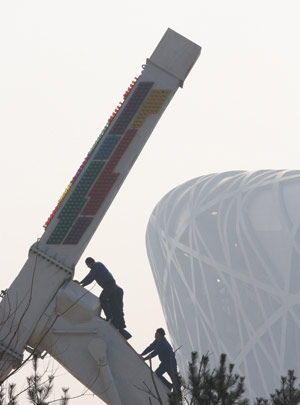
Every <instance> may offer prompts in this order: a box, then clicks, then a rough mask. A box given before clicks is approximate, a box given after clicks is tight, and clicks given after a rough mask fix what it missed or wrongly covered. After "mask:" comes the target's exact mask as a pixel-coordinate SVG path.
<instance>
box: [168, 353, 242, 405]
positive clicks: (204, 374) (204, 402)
mask: <svg viewBox="0 0 300 405" xmlns="http://www.w3.org/2000/svg"><path fill="white" fill-rule="evenodd" d="M197 362H198V353H197V352H192V357H191V361H190V362H189V375H188V382H187V383H185V382H183V391H184V399H183V401H185V403H187V404H189V405H248V404H249V400H248V399H243V398H242V396H243V394H244V392H245V387H244V377H241V376H239V375H238V374H234V373H233V369H234V365H233V364H229V365H228V366H227V365H226V354H221V356H220V363H219V366H218V367H217V368H214V369H213V370H212V371H211V370H210V365H209V356H208V355H204V356H202V357H201V360H200V363H199V365H198V364H197ZM172 401H173V402H172ZM178 403H180V402H178V400H177V402H176V398H170V404H172V405H177V404H178Z"/></svg>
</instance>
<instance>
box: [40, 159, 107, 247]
mask: <svg viewBox="0 0 300 405" xmlns="http://www.w3.org/2000/svg"><path fill="white" fill-rule="evenodd" d="M104 164H105V163H104V162H99V161H93V162H91V164H90V166H89V167H88V168H87V170H86V172H85V173H84V175H83V177H82V179H81V180H80V181H79V183H78V185H77V186H76V187H75V189H74V191H73V193H72V194H71V196H70V198H69V199H68V201H67V202H66V204H65V206H64V207H63V209H62V210H61V213H60V214H59V216H58V218H59V223H58V224H57V226H56V228H55V229H54V231H53V232H52V234H51V236H50V238H49V239H48V241H47V243H49V244H58V243H61V242H62V241H63V239H64V238H65V236H66V234H67V233H68V231H69V229H70V227H71V225H72V224H73V222H74V221H75V219H76V217H77V216H78V215H79V213H80V211H81V210H82V208H83V206H84V204H85V203H86V198H87V197H86V195H87V193H88V191H89V189H90V188H91V186H92V185H93V183H94V181H95V180H96V178H97V177H98V175H99V173H100V171H101V169H102V167H103V166H104Z"/></svg>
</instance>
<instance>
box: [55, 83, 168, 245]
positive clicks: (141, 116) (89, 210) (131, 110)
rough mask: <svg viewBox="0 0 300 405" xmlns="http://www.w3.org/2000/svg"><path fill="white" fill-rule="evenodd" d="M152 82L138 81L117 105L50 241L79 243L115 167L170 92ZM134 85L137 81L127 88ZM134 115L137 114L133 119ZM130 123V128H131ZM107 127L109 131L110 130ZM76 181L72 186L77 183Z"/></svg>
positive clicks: (114, 175) (113, 178)
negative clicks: (124, 100)
mask: <svg viewBox="0 0 300 405" xmlns="http://www.w3.org/2000/svg"><path fill="white" fill-rule="evenodd" d="M153 84H154V83H153V82H140V83H137V84H136V86H135V87H134V92H133V94H132V96H131V97H130V99H129V100H128V102H127V104H126V105H125V106H123V107H124V108H123V109H122V110H121V111H120V112H119V107H118V108H117V109H116V110H115V113H113V115H112V117H111V118H110V120H109V123H108V125H107V126H106V127H105V128H104V130H103V131H102V133H101V134H100V136H99V137H98V139H97V142H96V143H95V144H94V145H93V147H92V149H91V151H90V152H89V154H88V156H87V158H86V159H85V161H84V162H83V164H82V165H81V166H80V168H79V170H78V172H77V174H76V176H75V177H74V179H73V180H75V179H76V177H77V176H78V174H79V173H80V172H81V171H82V170H83V168H84V166H85V164H86V162H87V161H88V159H89V157H90V156H91V153H92V152H93V151H94V150H95V148H96V147H99V149H98V150H96V151H95V155H94V156H93V160H92V161H91V162H90V164H89V166H88V167H87V168H86V171H85V173H84V174H83V177H82V179H81V180H80V181H79V183H78V185H77V186H76V188H75V189H74V191H73V193H72V194H71V196H70V198H69V200H68V201H67V202H66V204H65V205H64V207H63V208H62V210H61V212H60V214H59V216H58V218H59V222H58V224H57V226H56V228H55V229H54V231H53V232H52V234H51V236H50V237H49V239H48V241H47V243H48V244H61V243H63V244H71V245H73V244H77V243H78V242H79V240H80V239H81V237H82V235H83V234H84V233H85V231H86V229H87V228H88V227H89V225H90V223H91V222H92V220H93V217H94V216H95V215H96V214H97V212H98V210H99V208H100V207H101V205H102V203H103V202H104V200H105V199H106V197H107V195H108V194H109V192H110V191H111V189H112V188H113V186H114V184H115V182H116V180H117V179H118V177H119V175H120V173H115V172H114V170H115V168H116V166H117V164H118V162H119V161H120V159H121V158H122V156H123V155H124V153H125V151H126V149H127V148H128V146H129V144H130V142H131V141H132V140H133V138H134V137H135V135H136V134H137V132H138V129H139V128H140V127H141V126H142V125H143V123H144V122H145V120H146V118H147V117H148V115H150V114H157V113H158V112H159V111H160V109H161V107H162V105H163V104H164V102H165V101H166V99H167V97H168V95H169V94H170V91H169V90H159V89H154V90H152V91H151V88H152V86H153ZM133 86H134V82H133V84H132V86H131V87H130V88H129V89H128V91H129V90H131V88H132V87H133ZM125 96H126V97H127V96H128V94H127V93H126V94H125V95H124V99H125V98H126V97H125ZM134 117H136V118H135V119H134ZM133 120H134V121H133ZM132 121H133V122H132ZM130 124H131V125H130ZM129 125H130V128H129V129H128V126H129ZM106 131H109V132H108V134H107V133H106ZM105 133H106V137H105V138H103V140H102V143H101V144H100V145H99V142H100V140H101V138H102V137H103V136H104V134H105ZM72 183H73V181H72ZM75 184H76V183H75ZM75 184H74V185H73V187H75ZM70 186H71V185H70ZM73 187H72V190H73ZM72 190H71V191H72ZM68 191H69V188H68V189H67V190H66V192H65V193H64V194H63V197H65V195H66V194H67V192H68ZM60 203H61V200H60V202H59V204H60ZM58 206H59V205H58ZM50 220H51V219H50ZM48 223H49V221H48ZM48 223H47V224H48Z"/></svg>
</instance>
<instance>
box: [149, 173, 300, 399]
mask: <svg viewBox="0 0 300 405" xmlns="http://www.w3.org/2000/svg"><path fill="white" fill-rule="evenodd" d="M146 242H147V252H148V256H149V260H150V264H151V268H152V271H153V274H154V278H155V281H156V285H157V289H158V292H159V296H160V300H161V304H162V307H163V311H164V314H165V318H166V322H167V326H168V329H169V332H170V334H171V337H172V341H173V345H174V347H175V348H176V347H179V346H181V345H182V347H181V349H180V350H179V351H178V352H177V358H178V360H179V366H180V369H181V372H183V374H184V369H186V365H187V360H189V359H190V353H191V351H193V350H196V351H198V352H199V354H206V353H207V352H209V353H211V361H212V364H215V361H216V360H217V361H218V359H219V356H220V354H221V353H226V354H227V356H228V361H229V362H232V363H234V364H235V371H236V372H238V373H239V374H241V375H244V376H245V377H246V380H245V381H246V386H247V388H248V395H249V396H250V398H252V399H253V398H255V397H256V396H265V397H268V396H269V394H270V392H273V391H274V389H275V388H279V386H280V375H286V374H287V370H288V369H293V370H295V375H296V376H297V377H298V378H300V328H299V325H300V171H271V170H261V171H256V172H244V171H236V172H227V173H221V174H212V175H207V176H202V177H199V178H196V179H193V180H190V181H188V182H186V183H184V184H183V185H180V186H178V187H177V188H175V189H174V190H172V191H170V192H169V193H168V194H167V195H166V196H165V197H164V198H163V199H162V200H161V201H160V202H159V203H158V205H157V206H156V208H155V209H154V211H153V213H152V215H151V218H150V221H149V224H148V228H147V235H146Z"/></svg>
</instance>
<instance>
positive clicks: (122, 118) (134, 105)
mask: <svg viewBox="0 0 300 405" xmlns="http://www.w3.org/2000/svg"><path fill="white" fill-rule="evenodd" d="M152 86H153V82H141V83H139V84H138V85H137V86H136V89H135V91H134V93H133V94H132V96H131V98H130V100H128V103H127V104H126V106H124V110H123V111H122V112H120V115H119V116H118V118H116V122H115V124H114V125H112V129H111V130H110V131H109V134H110V135H121V134H123V133H124V132H125V130H126V128H127V127H128V125H129V124H130V122H131V120H132V119H133V117H134V116H135V114H136V113H137V111H138V109H139V108H140V106H141V105H142V103H143V101H144V100H145V98H146V96H147V94H148V93H149V91H150V89H151V87H152Z"/></svg>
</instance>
